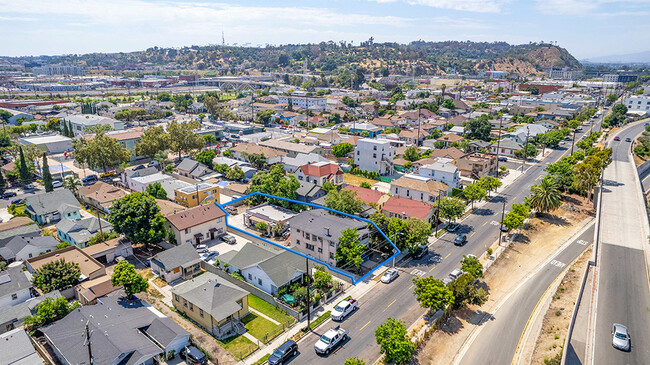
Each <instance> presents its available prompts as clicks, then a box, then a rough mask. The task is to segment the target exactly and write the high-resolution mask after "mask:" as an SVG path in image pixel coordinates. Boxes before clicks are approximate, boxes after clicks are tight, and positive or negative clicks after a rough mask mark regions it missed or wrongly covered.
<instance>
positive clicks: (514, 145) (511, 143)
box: [490, 138, 524, 157]
mask: <svg viewBox="0 0 650 365" xmlns="http://www.w3.org/2000/svg"><path fill="white" fill-rule="evenodd" d="M522 148H524V146H523V145H522V144H521V143H519V142H517V141H515V140H513V139H510V138H504V139H502V140H501V141H500V142H499V143H498V144H497V143H493V144H491V145H490V152H492V153H493V154H497V153H498V154H499V156H505V157H515V151H519V150H521V149H522Z"/></svg>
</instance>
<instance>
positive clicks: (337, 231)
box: [289, 209, 368, 242]
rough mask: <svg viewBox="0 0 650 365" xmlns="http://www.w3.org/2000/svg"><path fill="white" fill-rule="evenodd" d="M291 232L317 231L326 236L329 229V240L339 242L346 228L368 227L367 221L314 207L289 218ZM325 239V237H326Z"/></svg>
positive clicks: (316, 232)
mask: <svg viewBox="0 0 650 365" xmlns="http://www.w3.org/2000/svg"><path fill="white" fill-rule="evenodd" d="M289 225H290V226H291V234H292V235H293V234H296V233H297V230H303V231H305V232H311V233H315V234H317V235H318V236H325V231H326V230H328V231H329V236H326V238H327V239H328V240H332V241H334V242H338V240H339V237H341V231H343V230H344V229H346V228H356V229H357V230H360V229H364V228H366V227H367V225H368V224H367V223H366V222H364V221H361V220H357V219H352V218H346V217H340V216H336V215H333V214H330V213H328V212H327V211H326V210H324V209H312V210H306V211H304V212H301V213H300V214H298V215H297V216H295V217H293V218H291V220H289ZM324 239H325V237H324Z"/></svg>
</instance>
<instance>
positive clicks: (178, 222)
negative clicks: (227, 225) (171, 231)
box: [166, 204, 226, 231]
mask: <svg viewBox="0 0 650 365" xmlns="http://www.w3.org/2000/svg"><path fill="white" fill-rule="evenodd" d="M225 216H226V212H224V211H223V210H221V208H219V207H217V206H216V205H215V204H207V205H200V206H198V207H194V208H190V209H188V210H185V211H182V212H179V213H176V214H171V215H169V216H167V217H166V218H167V220H168V221H169V223H171V224H172V225H173V226H174V228H176V229H178V230H179V231H182V230H185V229H187V228H190V227H194V226H198V225H199V224H203V223H206V222H209V221H211V220H215V219H217V218H222V217H225Z"/></svg>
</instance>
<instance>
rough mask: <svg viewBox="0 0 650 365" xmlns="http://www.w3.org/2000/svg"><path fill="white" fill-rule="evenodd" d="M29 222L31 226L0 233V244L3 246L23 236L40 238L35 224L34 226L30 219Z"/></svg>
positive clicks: (39, 232) (39, 231) (39, 230)
mask: <svg viewBox="0 0 650 365" xmlns="http://www.w3.org/2000/svg"><path fill="white" fill-rule="evenodd" d="M25 218H26V217H25ZM12 220H13V219H12ZM30 221H31V222H32V224H30V225H28V226H21V227H16V228H14V229H8V230H6V231H2V232H0V244H5V243H7V242H9V241H10V240H11V239H12V238H14V237H18V236H23V237H38V236H40V235H41V229H40V228H39V227H38V225H37V224H34V221H32V220H31V219H30Z"/></svg>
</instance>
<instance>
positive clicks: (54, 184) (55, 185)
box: [52, 180, 63, 188]
mask: <svg viewBox="0 0 650 365" xmlns="http://www.w3.org/2000/svg"><path fill="white" fill-rule="evenodd" d="M62 186H63V181H61V180H54V181H52V187H53V188H60V187H62Z"/></svg>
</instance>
